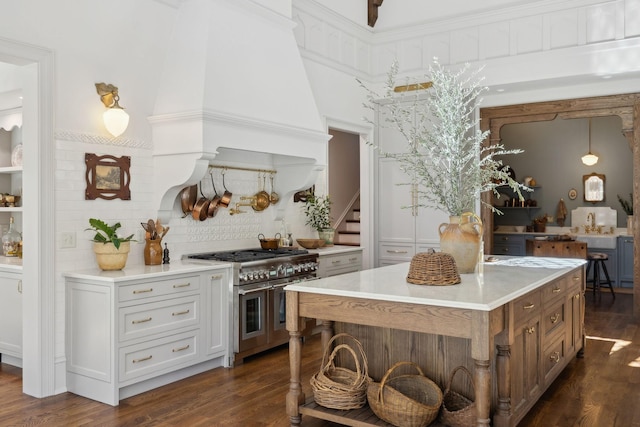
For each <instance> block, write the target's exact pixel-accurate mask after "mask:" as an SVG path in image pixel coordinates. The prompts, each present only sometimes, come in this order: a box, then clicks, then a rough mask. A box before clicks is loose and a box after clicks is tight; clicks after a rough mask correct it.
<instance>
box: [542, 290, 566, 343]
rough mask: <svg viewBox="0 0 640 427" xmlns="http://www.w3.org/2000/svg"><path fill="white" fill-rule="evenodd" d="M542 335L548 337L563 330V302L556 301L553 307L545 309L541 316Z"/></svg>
mask: <svg viewBox="0 0 640 427" xmlns="http://www.w3.org/2000/svg"><path fill="white" fill-rule="evenodd" d="M542 324H543V325H544V335H545V337H548V336H549V335H550V334H551V333H552V332H554V331H557V330H560V329H562V328H564V325H565V300H564V299H563V300H561V301H558V303H556V304H555V305H554V306H552V307H550V308H547V309H546V310H545V311H544V315H543V316H542Z"/></svg>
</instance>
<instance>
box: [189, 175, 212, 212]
mask: <svg viewBox="0 0 640 427" xmlns="http://www.w3.org/2000/svg"><path fill="white" fill-rule="evenodd" d="M200 195H201V196H202V197H200V198H199V199H198V201H197V202H196V204H195V206H194V207H193V211H192V212H191V215H192V216H193V219H195V220H197V221H204V220H205V219H207V215H208V210H209V199H207V198H206V197H205V196H204V193H203V192H202V182H200Z"/></svg>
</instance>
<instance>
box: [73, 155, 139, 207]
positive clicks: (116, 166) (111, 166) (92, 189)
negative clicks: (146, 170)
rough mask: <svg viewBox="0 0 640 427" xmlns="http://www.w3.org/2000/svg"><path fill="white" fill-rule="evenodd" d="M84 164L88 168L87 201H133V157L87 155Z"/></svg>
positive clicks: (86, 176)
mask: <svg viewBox="0 0 640 427" xmlns="http://www.w3.org/2000/svg"><path fill="white" fill-rule="evenodd" d="M84 163H85V165H86V167H87V172H86V175H85V178H86V181H87V188H86V190H85V200H95V199H107V200H113V199H122V200H131V192H130V191H129V182H130V181H131V175H130V173H129V168H130V166H131V157H129V156H122V157H115V156H109V155H104V156H98V155H96V154H93V153H85V155H84Z"/></svg>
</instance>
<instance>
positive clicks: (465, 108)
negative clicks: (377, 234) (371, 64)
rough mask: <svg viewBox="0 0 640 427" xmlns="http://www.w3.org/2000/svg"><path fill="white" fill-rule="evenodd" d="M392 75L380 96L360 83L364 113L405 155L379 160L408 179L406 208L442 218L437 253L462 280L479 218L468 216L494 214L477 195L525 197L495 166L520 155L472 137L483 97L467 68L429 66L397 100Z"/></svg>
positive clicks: (470, 263) (483, 135)
mask: <svg viewBox="0 0 640 427" xmlns="http://www.w3.org/2000/svg"><path fill="white" fill-rule="evenodd" d="M397 73H398V64H397V63H394V64H393V66H392V67H391V71H390V72H389V73H388V78H387V82H386V84H385V93H384V94H383V95H380V94H378V93H377V92H374V91H372V90H369V89H367V88H366V87H365V86H364V85H363V84H362V83H361V85H362V86H363V87H364V89H365V90H367V92H368V100H369V102H368V104H367V105H366V106H367V107H368V108H370V109H372V110H374V111H378V112H379V113H380V114H379V116H380V117H384V118H385V119H384V121H383V122H381V123H379V125H380V126H382V127H388V128H392V129H394V130H396V131H398V132H399V133H400V134H401V135H402V136H403V137H404V138H405V140H406V142H407V146H406V147H407V149H406V152H395V153H389V152H384V151H381V150H379V147H377V148H378V150H379V152H380V154H381V156H383V157H388V158H392V159H394V160H396V161H397V162H398V165H399V167H400V168H401V169H402V170H403V172H405V174H406V175H407V176H408V177H411V180H412V182H406V183H404V184H407V185H410V186H411V187H412V188H415V190H414V191H415V192H414V193H413V194H412V196H413V197H412V200H413V203H412V205H410V206H407V207H411V208H415V207H426V208H433V209H437V210H441V211H444V212H447V213H448V214H449V218H450V220H449V223H450V224H449V226H448V227H447V228H446V229H445V230H444V232H443V231H441V229H440V228H439V231H440V249H441V250H442V251H444V252H449V253H450V254H451V255H453V257H454V259H455V261H456V265H457V267H458V270H459V271H460V272H461V273H471V272H473V271H474V269H475V266H476V263H477V259H478V253H479V249H480V239H481V236H482V226H481V224H477V223H478V222H479V218H478V217H477V216H476V215H474V214H473V212H475V211H476V209H477V208H478V201H480V203H482V204H483V205H485V206H487V207H489V208H490V209H491V210H492V211H493V212H497V213H499V214H500V213H501V212H500V211H499V210H498V209H496V208H495V206H493V205H492V204H491V203H488V202H485V200H482V199H481V197H480V195H481V193H483V192H486V191H491V192H493V194H494V195H495V196H496V197H500V194H499V191H498V189H499V188H500V187H503V186H508V187H510V188H511V189H512V190H513V191H514V193H515V194H517V197H518V199H519V200H520V201H522V200H524V197H523V196H522V194H521V191H520V190H521V189H523V190H530V188H529V187H527V186H525V185H524V184H520V183H518V182H517V181H515V180H514V179H513V177H512V176H511V175H510V172H511V171H510V168H509V167H508V166H507V165H503V162H502V157H503V156H505V155H507V154H517V153H520V152H522V150H508V149H505V147H504V145H502V144H500V143H491V142H490V140H489V139H488V136H489V131H484V132H481V131H478V130H477V128H478V127H479V119H478V117H477V110H478V108H479V103H480V99H481V98H480V96H481V94H482V93H483V92H484V91H485V90H486V89H487V88H486V87H482V86H480V82H481V80H482V79H481V78H479V77H478V73H479V72H478V71H475V72H470V71H469V66H468V65H467V66H464V67H461V68H459V69H458V68H456V69H454V70H453V71H452V70H449V69H445V68H444V67H442V66H441V65H440V64H439V63H438V61H437V60H434V62H433V63H432V64H431V65H430V66H429V70H428V73H427V75H426V76H425V77H426V79H427V81H429V82H430V83H429V84H413V85H411V84H409V83H411V82H409V81H407V84H406V85H405V86H401V87H416V88H419V89H420V90H415V91H411V92H408V91H406V92H404V93H400V94H398V93H397V92H396V87H398V86H396V76H397ZM398 184H402V183H398ZM415 196H417V197H415ZM472 219H474V220H475V222H472V221H471V220H472ZM442 225H446V224H442ZM442 225H441V226H442Z"/></svg>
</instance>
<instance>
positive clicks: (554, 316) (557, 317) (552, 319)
mask: <svg viewBox="0 0 640 427" xmlns="http://www.w3.org/2000/svg"><path fill="white" fill-rule="evenodd" d="M558 319H560V313H556V314H554V315H553V316H551V317H549V320H551V323H556V322H557V321H558Z"/></svg>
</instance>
